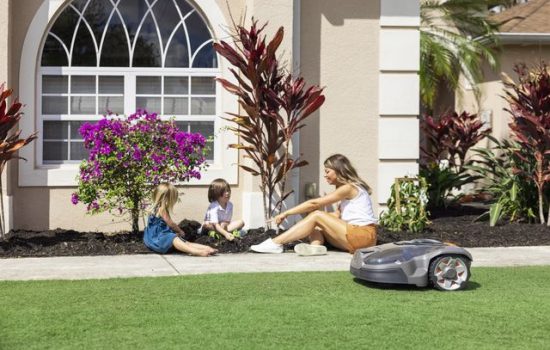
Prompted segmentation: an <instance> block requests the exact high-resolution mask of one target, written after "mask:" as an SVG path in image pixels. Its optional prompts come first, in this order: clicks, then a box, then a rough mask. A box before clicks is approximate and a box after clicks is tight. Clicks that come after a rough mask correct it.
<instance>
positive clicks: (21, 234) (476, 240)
mask: <svg viewBox="0 0 550 350" xmlns="http://www.w3.org/2000/svg"><path fill="white" fill-rule="evenodd" d="M482 211H483V210H482V209H477V208H471V207H456V208H453V209H451V210H447V211H441V212H438V213H434V216H435V217H434V218H432V224H431V225H430V226H429V227H428V229H427V230H425V231H424V232H423V233H418V234H416V233H410V232H390V231H387V230H384V229H380V230H379V233H378V243H379V244H383V243H389V242H395V241H401V240H408V239H413V238H419V237H422V238H433V239H437V240H442V241H448V242H452V243H455V244H457V245H460V246H463V247H511V246H536V245H550V228H548V227H546V226H545V225H539V224H508V223H506V224H502V225H497V226H495V227H489V224H488V223H487V222H474V219H475V218H476V217H478V216H479V214H480V213H481V212H482ZM198 225H199V223H198V222H196V221H187V220H184V221H182V222H181V223H180V226H182V228H183V229H184V231H186V232H187V236H188V238H189V240H192V241H196V242H199V243H202V244H208V245H211V246H215V247H217V248H218V249H219V250H220V252H221V253H240V252H246V251H248V248H249V247H250V246H251V245H252V244H257V243H260V242H262V241H263V240H265V239H266V238H267V237H272V236H274V235H275V232H274V231H268V232H263V230H261V229H260V230H250V231H249V232H248V234H247V235H245V236H244V237H243V238H241V239H236V240H235V241H233V242H228V241H225V240H221V241H220V240H216V239H214V238H211V237H207V236H200V237H199V236H197V235H196V234H195V233H194V232H196V228H197V227H198ZM292 247H293V245H287V246H286V248H287V249H288V250H291V249H292ZM118 254H152V252H151V251H149V250H148V249H147V248H146V247H145V246H144V245H143V241H142V239H141V235H133V234H129V233H119V234H115V235H104V234H103V233H97V232H77V231H72V230H61V229H57V230H50V231H42V232H38V231H23V230H17V231H11V232H10V233H9V234H8V235H7V237H6V240H5V241H0V258H13V257H31V256H35V257H38V256H42V257H45V256H83V255H118ZM175 254H178V253H175Z"/></svg>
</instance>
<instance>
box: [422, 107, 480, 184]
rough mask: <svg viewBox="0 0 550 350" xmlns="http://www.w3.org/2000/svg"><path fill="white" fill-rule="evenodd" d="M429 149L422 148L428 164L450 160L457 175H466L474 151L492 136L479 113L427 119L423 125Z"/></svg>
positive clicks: (463, 113)
mask: <svg viewBox="0 0 550 350" xmlns="http://www.w3.org/2000/svg"><path fill="white" fill-rule="evenodd" d="M421 127H422V130H423V131H424V135H425V137H426V140H427V143H428V145H427V146H428V147H426V148H421V150H422V152H423V153H424V156H425V157H426V159H427V160H428V162H434V163H439V161H441V160H442V159H447V160H448V161H449V165H450V166H451V167H452V168H453V169H454V170H455V171H456V172H457V173H460V172H462V168H463V166H464V165H465V164H466V155H467V153H468V151H469V150H470V148H472V147H473V146H475V145H476V144H477V143H478V142H479V141H481V140H482V139H483V138H485V137H486V136H487V135H490V134H491V128H484V124H483V122H482V121H481V119H480V118H479V117H478V116H477V114H470V113H468V112H465V111H464V112H462V113H461V114H458V113H456V112H452V113H445V114H443V115H441V116H440V117H439V118H437V119H434V118H433V117H431V116H427V117H425V118H423V120H422V124H421Z"/></svg>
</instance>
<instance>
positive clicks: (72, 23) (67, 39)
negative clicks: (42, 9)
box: [50, 6, 79, 47]
mask: <svg viewBox="0 0 550 350" xmlns="http://www.w3.org/2000/svg"><path fill="white" fill-rule="evenodd" d="M78 18H79V16H78V14H77V13H76V12H75V11H74V10H73V9H72V8H71V7H70V6H67V7H66V8H65V9H64V10H63V12H61V14H60V15H59V17H58V18H57V19H56V20H55V23H54V25H53V27H52V29H51V30H50V31H51V32H52V33H54V34H55V35H57V36H58V37H59V38H61V40H62V41H63V43H64V44H65V46H66V47H71V41H72V39H73V34H74V31H75V29H76V24H77V23H78Z"/></svg>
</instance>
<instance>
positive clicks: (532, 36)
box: [497, 33, 550, 45]
mask: <svg viewBox="0 0 550 350" xmlns="http://www.w3.org/2000/svg"><path fill="white" fill-rule="evenodd" d="M497 37H498V39H499V40H500V42H501V43H502V44H526V45H529V44H550V33H498V34H497Z"/></svg>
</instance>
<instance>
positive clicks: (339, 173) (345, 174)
mask: <svg viewBox="0 0 550 350" xmlns="http://www.w3.org/2000/svg"><path fill="white" fill-rule="evenodd" d="M324 165H325V168H329V169H332V170H334V172H336V179H337V180H338V181H339V182H342V183H349V184H355V185H358V186H361V187H363V188H364V189H365V191H367V193H368V194H372V189H371V188H370V186H369V185H367V183H366V182H365V181H364V180H363V179H361V178H360V177H359V175H357V170H355V168H354V167H353V165H351V162H350V161H349V159H348V158H346V156H344V155H341V154H333V155H332V156H330V157H328V158H327V159H326V160H325V163H324Z"/></svg>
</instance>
